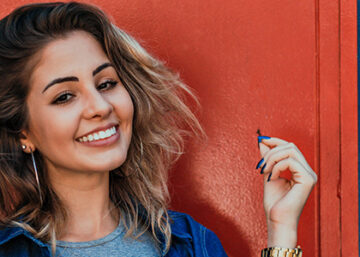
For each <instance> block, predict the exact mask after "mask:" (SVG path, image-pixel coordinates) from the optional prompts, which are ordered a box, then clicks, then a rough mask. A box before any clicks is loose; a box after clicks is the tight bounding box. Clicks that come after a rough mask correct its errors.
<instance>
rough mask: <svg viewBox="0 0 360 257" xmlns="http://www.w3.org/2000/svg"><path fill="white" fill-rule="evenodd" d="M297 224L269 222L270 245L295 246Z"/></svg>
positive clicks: (268, 244)
mask: <svg viewBox="0 0 360 257" xmlns="http://www.w3.org/2000/svg"><path fill="white" fill-rule="evenodd" d="M296 243H297V226H289V225H285V224H274V223H271V222H269V223H268V243H267V246H268V247H276V246H277V247H284V248H295V247H296Z"/></svg>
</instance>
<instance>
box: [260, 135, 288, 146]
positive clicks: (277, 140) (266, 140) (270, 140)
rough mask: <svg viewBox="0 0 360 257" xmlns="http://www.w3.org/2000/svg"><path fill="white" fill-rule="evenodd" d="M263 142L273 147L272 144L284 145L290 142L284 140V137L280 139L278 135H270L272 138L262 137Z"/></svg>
mask: <svg viewBox="0 0 360 257" xmlns="http://www.w3.org/2000/svg"><path fill="white" fill-rule="evenodd" d="M259 138H260V139H261V143H263V144H265V145H267V146H269V147H272V146H277V145H283V144H286V143H288V142H287V141H285V140H283V139H280V138H277V137H270V138H261V137H259Z"/></svg>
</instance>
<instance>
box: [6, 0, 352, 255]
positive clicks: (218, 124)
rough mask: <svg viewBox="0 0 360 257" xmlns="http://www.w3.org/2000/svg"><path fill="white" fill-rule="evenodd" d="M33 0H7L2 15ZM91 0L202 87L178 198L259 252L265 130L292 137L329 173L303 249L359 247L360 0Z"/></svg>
mask: <svg viewBox="0 0 360 257" xmlns="http://www.w3.org/2000/svg"><path fill="white" fill-rule="evenodd" d="M24 2H25V1H14V2H13V3H11V5H10V6H9V3H8V2H7V1H6V2H5V1H3V2H1V3H0V7H1V8H0V10H2V11H1V12H0V13H1V15H2V16H3V15H5V14H6V13H8V12H9V11H10V10H11V9H13V8H14V7H15V6H17V5H20V4H23V3H24ZM92 3H94V4H97V5H99V6H100V7H101V8H103V9H104V10H105V11H106V12H107V13H109V14H110V15H111V16H112V17H113V19H114V20H115V21H116V24H117V25H118V26H119V27H121V28H123V29H124V30H126V31H128V32H130V34H132V35H133V36H134V37H135V38H137V39H138V40H140V42H142V44H143V45H144V46H145V48H147V49H149V50H150V52H152V53H154V54H155V55H156V56H157V57H159V58H161V59H163V60H165V61H166V62H167V63H168V65H169V66H170V67H172V68H173V69H175V70H177V71H179V72H180V74H181V77H182V78H183V80H184V81H185V82H186V83H187V84H188V85H190V86H191V87H192V88H194V90H195V92H196V93H197V95H198V96H199V98H200V102H201V104H202V110H201V112H199V114H198V116H199V118H200V119H201V121H202V124H203V125H204V128H205V130H206V132H207V134H208V137H209V140H208V142H206V143H200V142H196V141H195V142H193V143H189V144H188V148H187V153H186V155H185V156H184V157H183V158H182V159H181V160H180V162H179V163H178V165H177V166H176V168H175V170H174V171H173V172H172V173H171V179H170V187H171V192H172V196H173V197H172V198H173V201H172V205H171V206H172V208H173V209H175V210H179V211H183V212H187V213H189V214H191V215H192V216H193V217H194V218H195V219H196V220H198V221H200V222H201V223H203V224H204V225H206V226H207V227H209V228H210V229H212V230H213V231H214V232H216V233H217V235H218V236H219V237H220V239H221V241H222V243H223V245H224V247H225V250H226V251H227V253H228V254H229V256H254V257H255V256H259V253H260V249H262V248H263V247H265V246H266V224H265V216H264V213H263V208H262V181H263V180H262V177H261V176H260V175H259V174H258V171H256V170H255V166H256V163H257V162H258V161H259V159H260V155H259V152H258V148H257V134H256V131H257V130H258V129H260V130H261V132H262V133H263V134H264V135H267V136H276V137H280V138H283V139H285V140H287V141H291V142H294V143H295V144H296V145H297V146H298V148H299V149H300V150H301V151H302V152H303V154H304V156H305V157H306V158H307V160H308V162H309V164H310V165H311V166H312V167H313V169H314V170H315V172H317V173H318V175H319V178H320V179H319V183H318V185H317V186H316V188H315V190H314V192H313V193H312V194H311V196H310V198H309V200H308V203H307V205H306V207H305V209H304V211H303V215H302V217H301V220H300V225H299V240H298V243H299V244H300V245H301V246H302V247H303V249H304V252H305V256H331V257H333V256H334V257H336V256H340V255H341V254H343V255H342V256H357V252H358V236H357V235H358V234H357V227H358V221H357V207H356V206H357V201H358V200H357V197H356V196H357V193H356V190H357V162H356V160H357V159H356V158H357V150H356V149H357V140H355V138H357V128H356V126H355V125H354V124H356V122H357V113H356V103H357V98H356V92H357V91H356V6H355V5H356V1H355V0H351V1H350V0H344V1H342V2H340V0H338V1H335V0H327V1H325V0H315V1H314V0H302V1H285V0H279V1H266V0H252V1H246V0H227V1H216V0H206V1H205V0H197V1H193V0H181V1H180V0H174V1H165V0H162V1H160V0H157V1H140V0H132V1H125V0H118V1H114V0H113V1H111V0H103V1H101V0H98V1H92ZM355 198H356V199H355ZM346 224H351V225H346ZM350 238H351V239H350ZM354 253H355V254H354ZM344 254H345V255H344Z"/></svg>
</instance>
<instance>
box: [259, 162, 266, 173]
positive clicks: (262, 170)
mask: <svg viewBox="0 0 360 257" xmlns="http://www.w3.org/2000/svg"><path fill="white" fill-rule="evenodd" d="M265 167H266V163H265V164H264V166H263V167H262V168H261V171H260V174H264V169H265Z"/></svg>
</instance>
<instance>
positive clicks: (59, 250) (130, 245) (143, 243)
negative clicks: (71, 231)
mask: <svg viewBox="0 0 360 257" xmlns="http://www.w3.org/2000/svg"><path fill="white" fill-rule="evenodd" d="M124 235H125V229H124V226H123V225H122V222H120V223H119V226H118V227H117V228H116V229H115V230H114V231H113V232H112V233H110V234H109V235H107V236H105V237H103V238H100V239H97V240H93V241H87V242H66V241H57V242H56V256H57V257H58V256H59V257H60V256H61V257H99V256H101V257H119V256H121V257H145V256H146V257H158V256H160V255H161V254H160V251H159V249H158V247H157V246H156V243H155V240H154V239H153V237H152V236H151V234H150V232H146V233H145V234H143V235H142V236H141V237H139V238H138V239H133V238H131V237H127V238H124Z"/></svg>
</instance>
